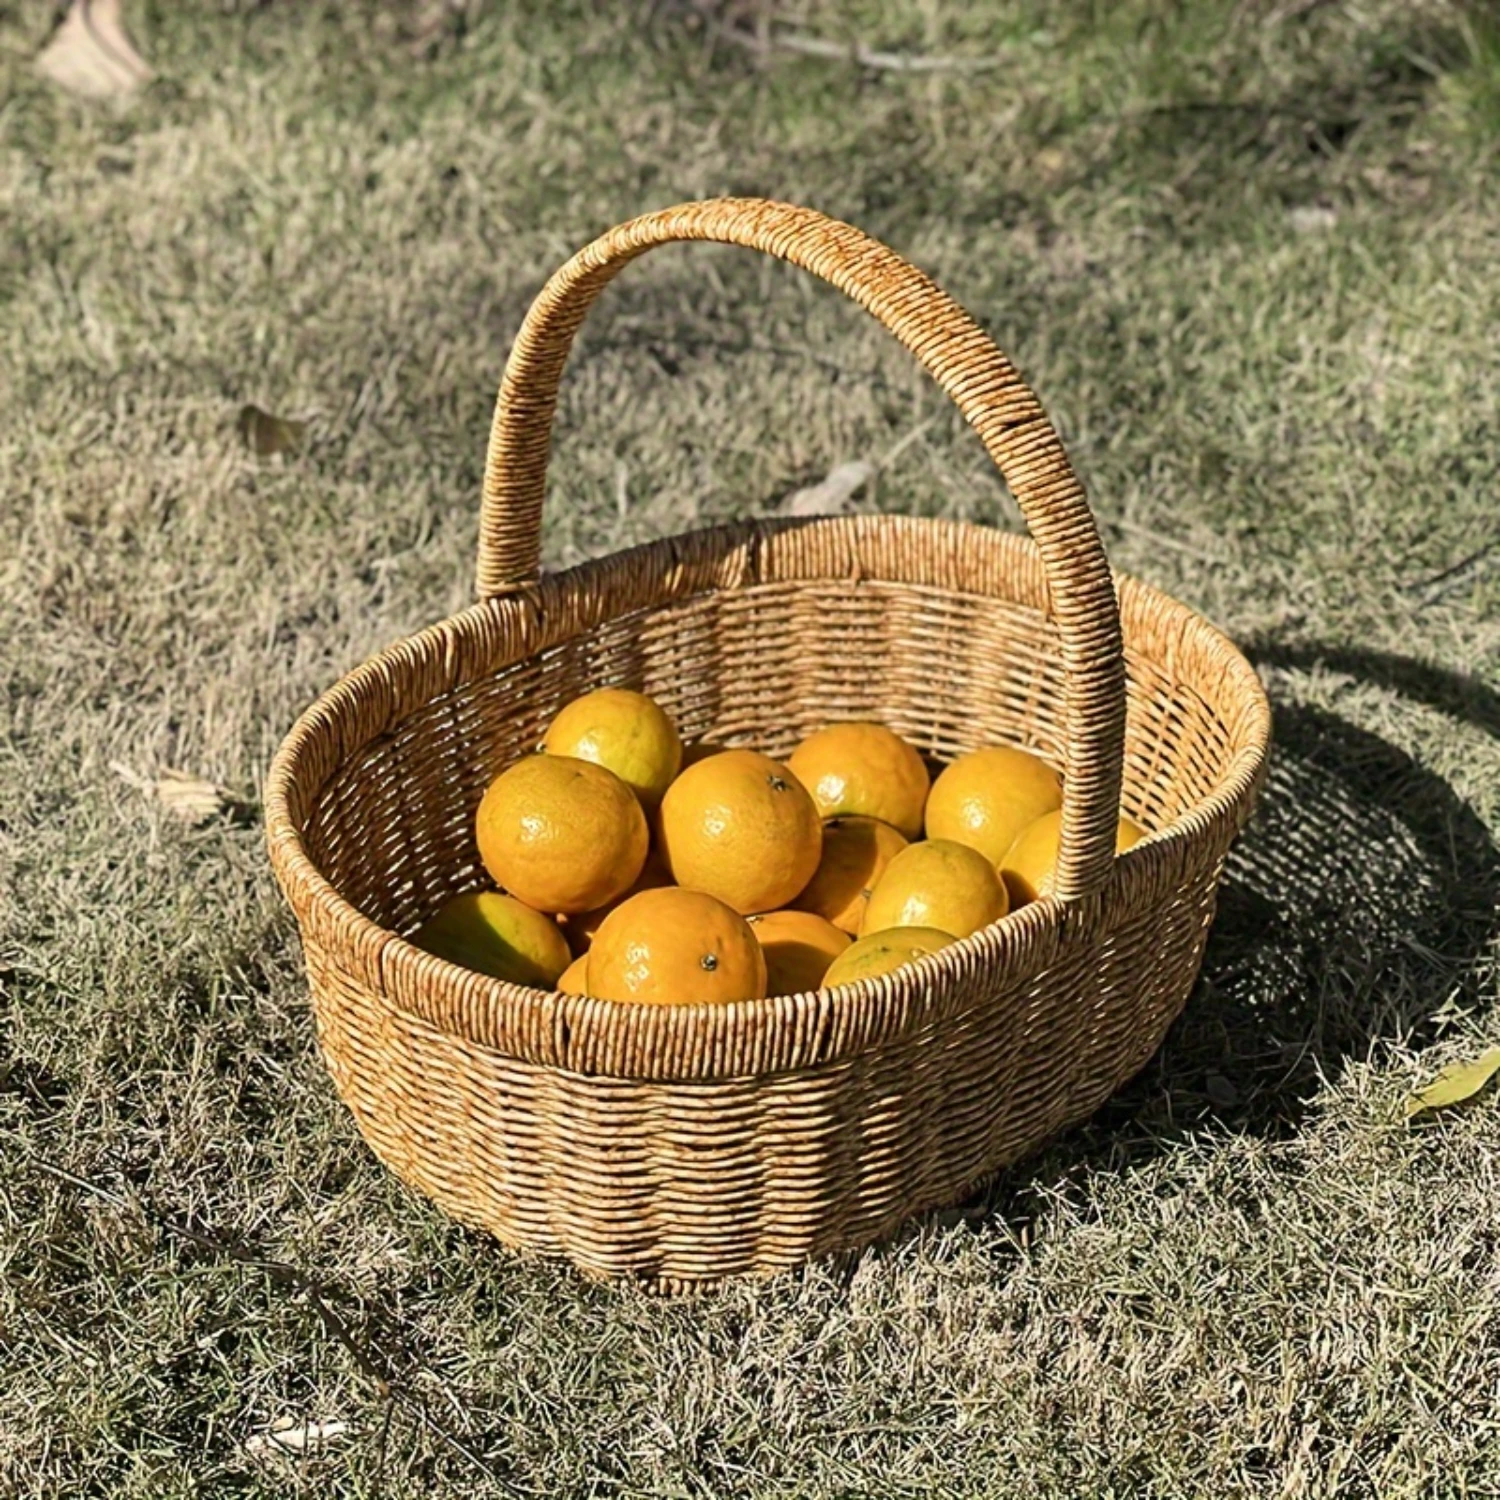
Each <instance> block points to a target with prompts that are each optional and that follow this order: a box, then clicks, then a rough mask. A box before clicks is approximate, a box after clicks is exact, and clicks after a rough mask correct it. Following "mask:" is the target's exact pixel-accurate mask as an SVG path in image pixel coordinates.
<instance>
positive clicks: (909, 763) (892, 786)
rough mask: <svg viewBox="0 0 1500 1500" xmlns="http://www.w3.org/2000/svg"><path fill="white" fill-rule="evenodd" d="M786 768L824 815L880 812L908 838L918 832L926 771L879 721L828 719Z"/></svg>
mask: <svg viewBox="0 0 1500 1500" xmlns="http://www.w3.org/2000/svg"><path fill="white" fill-rule="evenodd" d="M787 769H788V770H790V771H791V773H792V775H793V776H795V777H796V778H797V780H798V781H800V782H801V783H802V785H803V786H805V787H806V788H807V790H808V792H809V793H810V794H811V796H812V799H813V801H814V802H816V803H817V805H818V815H819V816H820V817H823V818H837V817H844V816H855V817H864V818H879V819H880V821H881V822H882V823H889V824H890V825H891V827H892V828H895V829H896V830H898V831H899V832H900V833H901V834H902V835H903V836H904V837H906V838H908V839H914V838H917V837H918V836H919V835H920V834H921V832H922V808H923V805H924V804H925V803H926V801H927V788H928V784H929V777H928V775H927V767H926V765H925V764H923V761H922V757H921V756H920V755H918V754H917V752H916V751H915V750H914V749H912V747H911V746H910V745H908V744H907V743H906V741H905V740H903V739H902V738H901V736H900V735H899V734H896V733H895V732H893V731H892V730H890V729H887V728H886V727H885V725H884V724H868V723H854V724H829V725H828V726H826V727H825V728H823V729H819V730H817V731H816V732H815V733H813V734H810V735H808V737H807V738H806V739H805V740H803V741H802V743H801V744H800V745H798V746H797V748H796V750H794V751H793V752H792V756H791V759H790V760H788V761H787Z"/></svg>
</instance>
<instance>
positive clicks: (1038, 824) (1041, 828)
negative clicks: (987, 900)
mask: <svg viewBox="0 0 1500 1500" xmlns="http://www.w3.org/2000/svg"><path fill="white" fill-rule="evenodd" d="M1061 837H1062V812H1061V810H1059V811H1057V812H1050V813H1044V814H1043V815H1042V816H1041V817H1040V818H1038V819H1036V821H1035V822H1033V823H1029V824H1028V825H1027V826H1026V827H1025V828H1023V829H1022V830H1021V832H1020V833H1019V834H1018V835H1017V837H1016V841H1015V843H1013V844H1012V845H1011V846H1010V849H1009V850H1008V851H1007V853H1006V855H1005V858H1004V859H1003V860H1002V861H1001V863H1000V875H1001V878H1002V879H1003V880H1004V881H1005V888H1006V889H1007V890H1008V891H1009V892H1010V904H1011V905H1012V906H1024V905H1025V904H1026V903H1027V902H1028V901H1035V900H1036V899H1037V897H1038V896H1041V895H1045V894H1047V893H1049V892H1050V891H1051V889H1052V873H1053V870H1054V869H1055V868H1056V866H1057V849H1058V843H1059V841H1060V840H1061ZM1145 837H1146V830H1145V829H1144V828H1142V827H1141V825H1140V824H1139V823H1133V822H1132V821H1131V820H1130V819H1129V818H1121V819H1120V827H1119V831H1118V832H1117V833H1116V835H1115V853H1116V854H1123V853H1124V852H1125V851H1126V850H1127V849H1128V848H1130V846H1131V845H1132V844H1138V843H1139V842H1140V841H1141V840H1142V839H1143V838H1145Z"/></svg>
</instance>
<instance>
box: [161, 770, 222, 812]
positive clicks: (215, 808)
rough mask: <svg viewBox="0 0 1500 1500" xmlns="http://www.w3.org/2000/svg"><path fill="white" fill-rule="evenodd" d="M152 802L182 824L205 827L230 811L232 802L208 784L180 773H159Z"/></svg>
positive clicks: (218, 788) (216, 787) (209, 782)
mask: <svg viewBox="0 0 1500 1500" xmlns="http://www.w3.org/2000/svg"><path fill="white" fill-rule="evenodd" d="M156 800H157V801H158V802H160V803H161V805H162V806H163V807H164V808H166V810H167V811H168V812H169V813H171V814H172V816H173V817H174V818H180V819H181V820H182V821H183V822H184V823H195V824H196V823H206V822H207V821H208V820H209V819H210V818H213V817H217V816H218V815H219V814H220V813H221V812H223V811H224V810H225V809H226V808H228V807H230V806H231V805H232V804H233V802H234V798H233V797H231V796H230V795H229V793H228V792H226V791H225V790H224V789H223V788H222V787H220V786H216V785H215V784H214V783H213V782H211V781H202V780H200V779H199V778H198V777H196V776H189V775H188V774H187V773H186V772H184V771H163V772H162V774H161V775H160V776H159V777H158V778H157V780H156Z"/></svg>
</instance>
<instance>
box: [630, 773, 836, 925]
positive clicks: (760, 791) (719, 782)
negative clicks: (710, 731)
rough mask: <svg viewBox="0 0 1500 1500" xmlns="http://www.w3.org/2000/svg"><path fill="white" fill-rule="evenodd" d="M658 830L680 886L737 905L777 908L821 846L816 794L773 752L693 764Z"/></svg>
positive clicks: (670, 796)
mask: <svg viewBox="0 0 1500 1500" xmlns="http://www.w3.org/2000/svg"><path fill="white" fill-rule="evenodd" d="M659 833H660V838H661V849H662V853H663V855H664V856H665V858H666V862H667V868H668V869H669V870H671V872H672V878H673V879H674V880H675V881H676V882H677V884H678V885H680V886H683V887H685V888H687V889H690V890H695V891H706V892H707V893H708V894H709V895H710V896H717V897H718V898H719V900H721V901H723V902H726V903H727V904H728V905H730V906H732V907H733V908H734V909H735V910H736V911H737V912H741V913H745V914H748V913H750V912H755V911H775V910H776V909H777V908H778V907H782V906H786V905H787V904H788V903H789V902H790V901H792V900H793V899H794V898H795V897H796V896H797V895H798V894H800V892H801V890H802V887H803V886H805V885H806V884H807V882H808V881H809V880H811V879H812V875H813V871H814V870H816V869H817V867H818V860H819V858H820V856H821V854H822V849H823V833H822V826H821V824H820V823H819V822H818V810H817V808H816V807H814V806H813V800H812V798H811V797H809V796H808V795H807V792H806V791H805V790H804V789H803V786H802V783H801V782H799V781H798V780H797V778H796V777H795V776H793V775H792V774H791V772H789V771H788V770H787V768H786V767H785V766H783V765H781V764H780V763H779V762H777V761H774V760H772V759H771V758H770V756H768V755H760V754H758V753H757V752H756V751H754V750H724V751H721V752H720V753H719V754H718V755H710V756H708V757H707V758H706V759H704V760H700V761H699V762H698V763H697V765H695V766H689V767H688V769H687V770H686V771H684V772H683V773H682V774H681V775H680V776H679V777H678V778H677V780H676V781H674V782H673V783H672V785H671V786H670V787H668V788H667V795H666V796H665V797H664V798H662V804H661V818H660V827H659Z"/></svg>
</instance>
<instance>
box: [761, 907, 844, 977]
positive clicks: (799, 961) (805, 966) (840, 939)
mask: <svg viewBox="0 0 1500 1500" xmlns="http://www.w3.org/2000/svg"><path fill="white" fill-rule="evenodd" d="M750 930H751V931H752V932H753V933H754V934H755V936H756V938H757V940H758V941H759V943H760V945H761V947H762V948H763V949H765V954H766V994H768V995H800V994H802V993H803V991H804V990H815V989H817V987H818V986H819V985H820V984H822V982H823V976H824V974H826V973H827V972H828V966H829V964H831V963H832V962H833V961H834V959H836V958H837V957H838V956H839V954H840V953H842V952H843V951H844V949H845V948H847V947H848V946H849V934H848V933H847V932H840V931H839V930H838V928H837V927H835V926H834V925H833V923H832V922H828V921H825V920H824V919H823V918H822V917H819V916H815V915H814V914H813V913H812V912H810V911H771V912H767V913H766V914H765V915H764V916H760V917H751V918H750Z"/></svg>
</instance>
